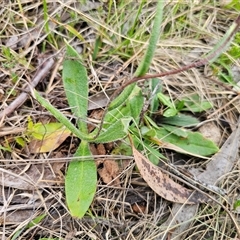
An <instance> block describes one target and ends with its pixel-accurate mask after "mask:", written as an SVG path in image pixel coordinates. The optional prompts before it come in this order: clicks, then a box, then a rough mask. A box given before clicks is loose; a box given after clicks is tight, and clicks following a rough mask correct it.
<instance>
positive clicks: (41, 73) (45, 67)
mask: <svg viewBox="0 0 240 240" xmlns="http://www.w3.org/2000/svg"><path fill="white" fill-rule="evenodd" d="M53 64H54V60H53V58H49V59H48V60H46V61H45V62H43V63H42V64H41V65H40V66H39V68H38V70H37V71H36V73H35V74H34V77H33V80H32V82H31V83H29V85H30V86H31V88H35V87H36V86H37V84H38V83H39V81H41V80H42V79H43V78H44V77H45V76H46V75H47V73H48V72H49V70H50V69H51V68H52V67H53ZM30 86H27V87H26V89H25V90H24V92H22V93H21V94H20V95H19V96H18V97H17V98H16V99H15V100H14V101H13V102H11V104H10V105H9V106H8V107H7V108H6V109H4V110H3V111H2V112H0V119H2V118H4V117H5V116H8V115H9V114H11V113H12V112H13V111H14V110H15V109H16V108H19V107H20V106H21V105H22V104H23V103H24V102H25V101H26V100H27V98H28V93H29V92H30Z"/></svg>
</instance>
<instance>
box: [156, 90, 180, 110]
mask: <svg viewBox="0 0 240 240" xmlns="http://www.w3.org/2000/svg"><path fill="white" fill-rule="evenodd" d="M157 96H158V99H159V100H160V102H161V103H162V104H163V105H165V106H167V107H169V108H173V109H174V108H176V107H175V105H174V104H173V103H172V102H171V100H170V98H169V97H168V96H166V95H164V94H163V93H161V92H159V93H158V94H157Z"/></svg>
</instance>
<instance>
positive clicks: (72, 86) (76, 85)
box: [62, 45, 88, 133]
mask: <svg viewBox="0 0 240 240" xmlns="http://www.w3.org/2000/svg"><path fill="white" fill-rule="evenodd" d="M62 77H63V85H64V90H65V93H66V96H67V100H68V104H69V106H70V107H71V111H72V113H73V114H74V115H75V116H76V117H78V118H79V120H78V127H79V130H80V131H82V132H84V133H87V132H88V130H87V122H86V120H87V110H88V77H87V71H86V69H85V67H84V66H83V64H82V62H81V57H80V56H79V55H78V53H77V52H76V51H75V50H74V49H73V48H72V47H71V46H70V45H67V52H66V58H65V60H64V62H63V72H62Z"/></svg>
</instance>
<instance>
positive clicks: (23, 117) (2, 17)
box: [0, 0, 240, 240]
mask: <svg viewBox="0 0 240 240" xmlns="http://www.w3.org/2000/svg"><path fill="white" fill-rule="evenodd" d="M64 2H65V1H56V2H55V1H53V2H49V3H47V11H46V10H44V7H43V1H28V0H25V1H11V2H9V1H5V3H4V4H3V6H2V7H1V9H0V24H1V27H0V29H1V34H0V103H1V107H0V111H3V110H4V109H5V108H6V107H7V106H8V105H9V104H11V102H13V101H14V99H16V97H17V96H18V95H19V94H20V93H21V92H22V91H24V89H25V87H26V83H27V82H29V81H31V80H32V78H33V76H34V72H35V70H36V69H37V67H38V66H39V64H40V63H41V62H42V61H44V60H45V59H47V58H48V57H49V56H52V55H54V56H55V62H56V64H55V67H54V68H53V69H52V70H51V71H50V73H49V74H48V75H47V76H46V77H45V78H44V79H43V81H42V82H40V83H39V84H38V85H37V87H36V88H37V89H38V90H39V91H40V92H44V95H45V96H46V98H48V99H49V101H50V102H51V103H52V104H53V105H54V106H56V107H57V108H59V109H61V110H62V111H64V113H66V115H68V116H69V115H70V111H69V109H67V108H68V105H67V102H66V98H65V94H64V91H63V86H62V80H61V69H62V66H61V62H62V58H63V54H64V46H65V45H64V41H63V39H64V38H65V39H67V40H68V41H69V42H71V45H73V46H74V47H75V48H76V49H78V51H79V52H82V53H83V57H84V61H85V63H86V67H87V69H88V75H89V83H90V89H91V92H90V94H95V93H97V92H99V91H101V92H102V91H103V90H104V91H105V90H107V89H109V88H114V87H118V86H120V85H121V84H122V83H123V82H124V81H126V80H127V79H129V78H130V77H131V76H132V74H133V72H134V70H135V69H136V67H137V66H138V63H139V62H140V60H141V58H142V56H143V54H144V49H145V48H146V45H145V43H146V41H147V39H148V37H149V33H150V32H151V26H152V25H151V23H152V18H153V16H154V9H155V2H154V1H147V2H148V4H144V6H143V9H142V12H141V14H140V16H139V19H140V20H139V21H138V23H137V24H136V26H135V28H134V29H133V30H132V33H129V32H128V30H129V27H131V26H132V24H133V22H134V16H136V14H137V11H138V8H139V3H137V2H138V1H104V3H103V1H100V3H92V4H90V1H86V2H89V6H88V7H89V8H90V10H89V9H87V10H86V9H84V8H83V7H82V6H83V5H84V6H85V4H78V3H77V1H71V2H72V3H71V4H69V3H64ZM80 2H84V1H80ZM93 2H94V1H93ZM166 2H168V1H166ZM177 2H182V4H180V3H177ZM183 2H184V1H169V2H168V3H167V4H166V8H165V12H164V22H163V26H161V27H162V29H163V34H162V36H161V40H160V41H159V46H158V49H157V51H156V54H155V57H154V60H153V62H152V66H151V69H150V72H151V73H156V72H163V71H167V70H171V69H174V68H178V67H180V66H182V65H184V64H187V63H190V62H192V61H194V60H195V59H198V58H199V57H200V56H201V55H202V54H203V53H206V52H207V51H208V50H210V49H211V47H212V45H213V44H214V43H215V42H216V41H217V40H218V39H219V38H220V37H221V36H222V35H223V33H224V32H225V31H226V30H227V29H228V27H229V26H230V25H231V22H232V21H233V20H234V19H235V18H236V15H237V14H236V11H234V10H229V9H226V8H225V7H224V6H223V5H221V4H220V3H218V1H206V0H204V1H201V3H197V2H198V1H188V3H183ZM194 2H196V3H194ZM110 3H112V6H111V10H110ZM71 27H72V29H73V28H74V29H75V30H76V32H74V31H73V30H72V29H71ZM97 41H100V43H101V44H100V45H99V47H97ZM94 51H96V54H95V53H94ZM234 64H235V65H236V66H237V67H238V69H239V61H237V60H235V63H234ZM212 75H213V73H212V70H211V68H210V67H209V66H206V67H204V68H199V69H193V70H191V71H187V72H183V73H181V74H178V75H174V76H170V77H166V78H163V79H162V80H163V88H164V91H165V92H166V93H168V95H169V96H170V97H171V98H172V99H173V100H174V101H175V100H177V99H181V98H182V97H184V96H188V95H189V94H191V93H193V92H196V93H198V94H199V95H200V96H201V98H204V99H208V100H209V101H210V102H212V103H213V106H214V107H213V109H211V110H209V111H208V112H206V113H204V114H201V115H200V116H199V118H200V119H202V120H206V119H210V120H215V121H216V122H217V123H218V124H219V127H220V126H222V127H221V129H220V130H221V133H222V136H223V137H222V139H221V143H223V141H225V139H226V138H227V137H228V135H229V131H230V128H231V127H232V126H233V125H234V124H235V123H236V121H237V118H238V115H239V99H238V97H235V98H233V99H231V100H229V94H230V93H231V91H229V87H231V86H230V85H229V84H227V83H224V84H223V86H222V85H219V84H216V82H215V81H212V80H211V78H215V79H216V81H219V79H218V78H217V77H216V75H213V76H212ZM238 78H239V75H238ZM224 86H225V87H224ZM28 116H31V118H32V120H33V121H34V122H39V121H43V122H48V121H50V120H52V119H53V118H52V117H51V115H50V114H49V113H48V112H47V111H46V110H45V109H43V108H42V107H41V106H39V104H38V103H37V102H36V101H34V100H33V99H32V98H31V97H30V96H29V98H28V100H27V101H25V103H24V104H23V105H22V106H19V107H18V108H16V109H15V110H14V111H13V112H12V113H11V114H10V115H8V116H5V117H3V118H2V119H1V122H0V123H1V125H0V129H1V133H0V137H1V138H0V139H1V141H0V144H1V145H0V146H1V148H0V159H1V166H0V168H1V169H0V170H1V171H0V172H1V175H0V178H2V181H0V182H1V184H2V186H1V191H0V202H1V203H0V204H1V205H2V208H1V216H0V220H1V221H0V235H1V236H2V239H41V238H49V239H112V240H113V239H124V240H125V239H128V240H130V239H137V240H142V239H149V240H150V239H163V235H164V234H165V236H167V237H168V239H199V240H200V239H237V238H236V237H237V235H236V229H235V228H234V225H233V224H232V222H231V220H230V219H229V217H228V215H226V213H225V212H224V211H223V209H221V207H220V206H216V205H213V206H211V205H209V204H202V205H201V208H200V209H199V211H198V213H196V215H195V219H192V220H193V221H192V224H191V227H190V228H189V229H187V232H186V235H185V237H184V238H182V237H181V236H182V235H181V234H182V233H181V234H180V235H179V238H177V237H176V238H171V234H169V232H168V233H167V231H166V227H163V226H162V224H163V223H164V222H165V221H166V220H167V218H168V217H169V216H171V206H172V203H170V202H167V201H165V200H163V199H161V198H160V197H159V196H157V195H156V194H155V193H154V192H153V191H152V190H151V189H150V188H149V187H148V186H147V184H145V183H144V182H143V180H142V178H141V177H140V175H139V173H138V172H137V171H136V169H135V168H134V161H131V162H130V163H129V164H128V165H127V167H126V168H125V169H124V170H123V171H122V173H121V174H120V176H119V179H120V184H119V185H118V186H115V187H114V186H111V185H106V184H105V183H104V182H103V181H102V180H101V179H100V178H99V181H98V188H97V193H96V196H95V199H94V201H93V203H92V205H91V208H90V209H89V212H88V214H87V215H86V216H85V217H84V218H83V219H81V220H78V219H74V218H72V217H71V216H70V214H69V212H68V209H67V207H66V205H65V196H64V187H63V182H64V174H65V171H66V167H67V163H68V162H69V161H71V160H72V157H71V156H72V153H74V151H75V148H76V141H78V140H76V139H74V138H70V137H69V138H68V139H67V140H66V141H65V142H64V143H63V144H62V145H61V146H60V147H59V148H58V149H57V150H54V151H52V152H50V153H42V154H36V153H30V152H29V151H28V149H27V148H26V147H24V148H22V147H21V146H20V145H19V144H18V143H17V141H16V138H17V137H24V134H25V130H26V128H27V123H28ZM223 123H227V124H226V125H225V126H226V127H224V125H223ZM238 140H239V139H236V141H238ZM173 156H174V155H173ZM106 158H109V159H114V157H112V156H111V155H107V156H106ZM123 158H124V157H123ZM126 159H127V158H126ZM128 159H130V160H131V159H132V158H131V157H128ZM123 161H127V160H124V159H123ZM43 165H45V171H46V168H47V169H48V171H50V172H52V175H54V176H53V177H52V178H51V179H50V180H47V181H43V182H42V184H41V186H40V187H38V189H35V190H26V189H18V188H17V187H16V183H17V182H18V181H20V180H21V176H23V173H24V172H27V171H28V170H29V169H31V168H33V167H36V166H38V167H39V168H37V169H38V170H39V169H41V167H42V166H43ZM56 169H57V170H56ZM15 171H16V173H15ZM36 171H37V170H36ZM39 171H40V170H39ZM6 172H11V173H15V175H13V174H11V177H12V178H11V180H10V181H9V182H8V183H6V182H4V177H5V176H6V175H4V174H3V173H5V174H6ZM53 179H54V180H53ZM28 180H29V181H30V182H31V179H28ZM222 180H223V181H222V184H223V187H224V188H225V189H228V190H229V196H228V197H229V200H228V201H229V203H231V204H233V203H234V201H235V200H237V199H239V163H238V162H236V165H235V167H234V169H233V170H232V172H230V173H229V174H228V175H227V176H223V179H222ZM223 204H226V203H225V202H223ZM43 214H46V216H45V217H44V218H43V220H42V221H40V223H39V224H36V225H35V226H32V227H29V226H28V223H29V222H30V221H31V220H33V219H35V218H36V217H37V216H41V215H43ZM233 214H235V215H234V217H235V218H236V220H237V221H238V222H239V216H238V214H236V213H235V212H233ZM172 230H173V229H172ZM15 234H18V236H17V237H15V238H14V235H15ZM15 236H16V235H15ZM239 237H240V236H239Z"/></svg>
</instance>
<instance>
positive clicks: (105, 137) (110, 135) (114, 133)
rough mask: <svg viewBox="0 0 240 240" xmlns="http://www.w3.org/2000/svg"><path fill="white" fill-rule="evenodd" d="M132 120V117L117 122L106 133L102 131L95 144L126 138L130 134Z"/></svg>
mask: <svg viewBox="0 0 240 240" xmlns="http://www.w3.org/2000/svg"><path fill="white" fill-rule="evenodd" d="M131 120H132V118H130V117H128V118H121V119H119V120H118V121H117V122H115V123H114V124H112V125H111V126H109V127H108V128H107V129H106V131H105V132H104V131H102V132H101V133H100V135H99V136H98V137H97V138H96V139H95V140H94V142H97V143H108V142H113V141H117V140H119V139H122V138H124V137H125V136H126V135H127V133H128V128H129V123H130V122H131Z"/></svg>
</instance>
